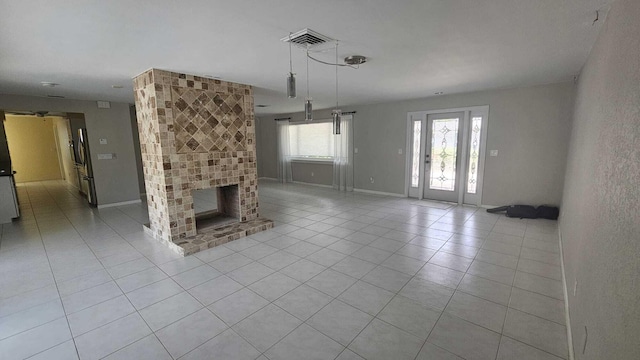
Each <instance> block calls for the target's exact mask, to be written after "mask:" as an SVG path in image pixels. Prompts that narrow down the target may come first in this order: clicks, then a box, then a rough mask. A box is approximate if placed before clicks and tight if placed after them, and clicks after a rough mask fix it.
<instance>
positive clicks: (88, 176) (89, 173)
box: [77, 129, 98, 205]
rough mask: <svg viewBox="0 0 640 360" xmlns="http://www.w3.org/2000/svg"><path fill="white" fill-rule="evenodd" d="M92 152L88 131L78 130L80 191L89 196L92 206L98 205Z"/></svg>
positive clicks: (88, 199)
mask: <svg viewBox="0 0 640 360" xmlns="http://www.w3.org/2000/svg"><path fill="white" fill-rule="evenodd" d="M90 154H91V152H90V151H89V138H88V137H87V129H78V157H79V158H78V164H77V168H78V177H79V178H80V191H81V192H82V193H83V194H85V195H86V196H87V201H89V204H91V205H97V204H98V201H97V199H96V187H95V183H94V181H93V169H92V167H91V156H90Z"/></svg>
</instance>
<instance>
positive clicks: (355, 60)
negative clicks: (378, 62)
mask: <svg viewBox="0 0 640 360" xmlns="http://www.w3.org/2000/svg"><path fill="white" fill-rule="evenodd" d="M366 62H367V58H366V57H364V56H362V55H351V56H347V57H346V58H344V63H345V64H347V65H361V64H364V63H366Z"/></svg>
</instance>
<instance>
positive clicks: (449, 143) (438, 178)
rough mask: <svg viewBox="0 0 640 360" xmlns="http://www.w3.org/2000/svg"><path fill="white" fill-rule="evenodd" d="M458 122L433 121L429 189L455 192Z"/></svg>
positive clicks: (451, 120)
mask: <svg viewBox="0 0 640 360" xmlns="http://www.w3.org/2000/svg"><path fill="white" fill-rule="evenodd" d="M459 120H460V119H458V118H453V119H437V120H436V119H434V120H433V125H432V129H431V130H432V131H431V160H432V164H431V171H430V176H429V189H432V190H443V191H454V190H455V184H456V162H457V155H458V124H459Z"/></svg>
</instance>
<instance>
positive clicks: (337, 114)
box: [331, 41, 342, 135]
mask: <svg viewBox="0 0 640 360" xmlns="http://www.w3.org/2000/svg"><path fill="white" fill-rule="evenodd" d="M335 68H336V108H335V109H334V110H333V111H332V112H331V115H332V116H333V134H334V135H340V121H341V120H342V110H340V109H339V108H338V42H337V41H336V62H335Z"/></svg>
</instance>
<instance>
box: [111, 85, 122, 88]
mask: <svg viewBox="0 0 640 360" xmlns="http://www.w3.org/2000/svg"><path fill="white" fill-rule="evenodd" d="M111 87H112V88H114V89H122V88H123V87H124V86H122V85H111Z"/></svg>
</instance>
